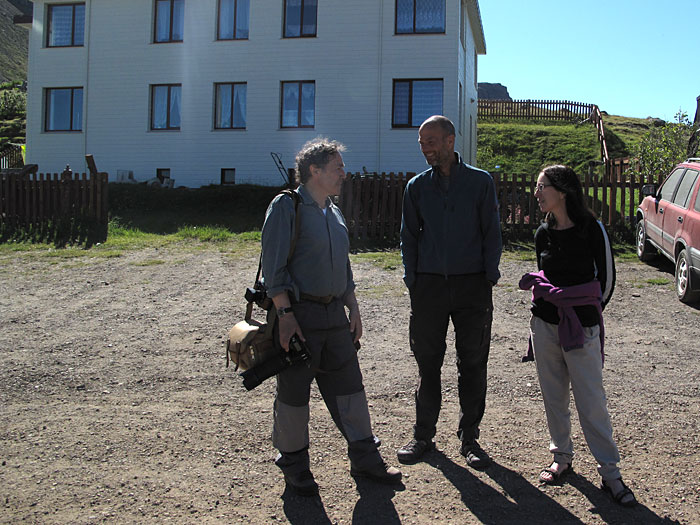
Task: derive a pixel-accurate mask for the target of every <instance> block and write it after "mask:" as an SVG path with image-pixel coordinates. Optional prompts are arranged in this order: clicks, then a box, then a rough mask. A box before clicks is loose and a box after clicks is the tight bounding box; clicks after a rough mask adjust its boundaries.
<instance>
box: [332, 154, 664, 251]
mask: <svg viewBox="0 0 700 525" xmlns="http://www.w3.org/2000/svg"><path fill="white" fill-rule="evenodd" d="M631 162H633V159H629V158H624V159H613V160H609V161H608V163H607V165H606V174H605V175H603V176H601V177H598V176H596V175H595V174H593V175H592V174H590V173H588V174H586V175H585V177H582V180H581V184H582V186H583V191H584V194H585V195H586V198H587V204H588V206H589V207H590V208H591V209H592V210H593V212H594V213H595V214H596V216H598V217H600V218H601V220H602V222H603V223H604V224H605V225H606V226H607V227H608V228H609V229H610V230H612V231H614V230H616V229H617V228H621V227H622V226H623V225H626V227H629V226H634V224H635V220H636V219H635V213H636V209H637V205H638V204H639V202H641V200H642V192H641V189H642V186H643V185H644V184H648V183H657V184H658V183H660V182H661V179H660V178H658V179H655V180H641V179H638V178H636V177H635V176H634V175H633V174H631V173H628V172H627V170H628V168H629V167H630V163H631ZM414 175H415V174H414V173H406V174H404V173H389V174H386V173H382V174H381V175H364V174H362V175H361V174H359V173H356V174H349V175H348V179H347V180H346V181H345V183H344V185H343V191H342V193H341V196H340V199H339V206H340V209H341V211H342V212H343V215H344V216H345V220H346V222H347V225H348V230H349V232H350V237H351V238H352V239H353V240H354V241H373V242H384V241H392V240H397V239H398V237H399V232H400V230H401V206H402V200H403V192H404V189H405V187H406V183H407V182H408V181H409V180H410V179H411V178H412V177H413V176H414ZM492 176H493V179H494V183H495V185H496V194H497V199H498V205H499V213H500V216H501V226H502V228H503V229H504V231H505V230H507V231H508V232H513V233H515V234H517V235H529V234H531V233H532V231H533V230H534V229H535V228H536V227H537V226H538V225H539V224H540V223H541V221H542V219H543V214H542V212H541V211H540V209H539V206H538V205H537V201H536V199H535V185H536V183H537V174H522V175H518V174H515V175H513V174H504V173H499V172H494V173H492Z"/></svg>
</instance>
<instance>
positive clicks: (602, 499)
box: [567, 475, 680, 525]
mask: <svg viewBox="0 0 700 525" xmlns="http://www.w3.org/2000/svg"><path fill="white" fill-rule="evenodd" d="M567 482H568V483H569V485H571V486H572V487H574V488H575V489H577V490H578V491H579V492H580V493H581V494H583V495H584V496H586V498H588V500H589V501H590V502H591V504H592V505H593V508H592V509H591V511H590V512H592V513H594V514H598V515H599V516H600V518H601V519H602V520H603V521H605V522H606V523H623V522H624V523H644V524H647V523H650V524H659V525H672V524H679V523H680V522H679V521H678V520H671V519H669V518H662V517H661V516H659V515H658V514H656V513H655V512H654V511H652V510H651V509H649V508H648V507H647V506H645V505H643V504H642V503H638V504H637V505H636V506H635V507H632V508H627V509H626V508H624V507H621V506H619V505H618V504H617V503H615V502H613V501H612V499H611V498H610V495H609V494H607V493H605V492H603V491H602V490H601V489H600V487H599V486H596V485H594V484H593V483H591V482H590V481H588V480H587V479H586V478H584V477H583V476H578V475H572V476H569V477H568V478H567Z"/></svg>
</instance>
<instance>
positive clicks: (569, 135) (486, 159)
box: [477, 115, 653, 175]
mask: <svg viewBox="0 0 700 525" xmlns="http://www.w3.org/2000/svg"><path fill="white" fill-rule="evenodd" d="M652 125H653V123H652V121H651V120H649V119H637V118H630V117H622V116H616V115H603V126H604V128H605V134H606V142H607V145H608V154H609V156H610V158H613V159H614V158H618V157H628V156H630V154H631V152H632V150H633V148H634V146H635V145H636V144H638V143H639V141H640V140H641V138H642V137H643V136H644V135H645V134H646V133H647V131H649V129H650V127H651V126H652ZM477 136H478V146H477V164H478V166H479V167H480V168H483V169H486V170H489V171H492V170H494V169H495V166H500V171H501V172H502V173H506V174H510V173H518V174H520V173H532V174H535V173H538V172H539V171H540V169H542V168H543V167H544V166H546V165H549V164H566V165H568V166H571V167H572V168H574V170H576V172H577V173H579V174H581V175H583V174H585V173H587V172H588V161H589V160H600V143H599V142H598V132H597V130H596V128H595V126H593V125H592V124H590V123H585V124H569V123H562V122H527V121H506V122H489V121H483V120H482V121H479V125H478V127H477ZM596 170H597V172H598V174H602V168H596Z"/></svg>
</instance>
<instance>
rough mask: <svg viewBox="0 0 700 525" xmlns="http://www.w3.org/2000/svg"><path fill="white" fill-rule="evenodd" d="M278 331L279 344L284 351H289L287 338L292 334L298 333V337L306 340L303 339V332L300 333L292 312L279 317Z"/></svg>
mask: <svg viewBox="0 0 700 525" xmlns="http://www.w3.org/2000/svg"><path fill="white" fill-rule="evenodd" d="M278 322H279V331H280V346H281V347H282V348H284V351H285V352H289V340H290V339H291V338H292V336H293V335H294V334H297V335H299V339H301V340H302V341H306V339H304V334H302V333H301V327H300V326H299V323H297V319H296V317H294V313H293V312H292V313H288V314H285V315H283V316H282V317H280V318H279V321H278Z"/></svg>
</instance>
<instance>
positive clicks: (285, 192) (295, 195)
mask: <svg viewBox="0 0 700 525" xmlns="http://www.w3.org/2000/svg"><path fill="white" fill-rule="evenodd" d="M277 195H287V196H289V197H290V198H291V199H292V200H293V201H294V235H293V236H292V240H291V242H290V243H289V254H288V255H287V263H289V261H290V260H291V258H292V255H294V249H295V248H296V245H297V239H298V238H299V226H300V224H301V216H300V214H299V203H300V202H301V196H300V195H299V193H297V192H296V191H294V190H289V189H286V190H282V191H281V192H279V193H278V194H277ZM261 272H262V250H260V260H259V261H258V272H257V274H256V275H255V282H256V283H257V282H258V281H260V273H261Z"/></svg>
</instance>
